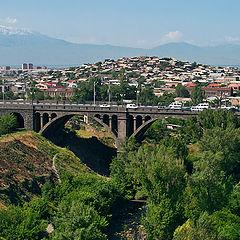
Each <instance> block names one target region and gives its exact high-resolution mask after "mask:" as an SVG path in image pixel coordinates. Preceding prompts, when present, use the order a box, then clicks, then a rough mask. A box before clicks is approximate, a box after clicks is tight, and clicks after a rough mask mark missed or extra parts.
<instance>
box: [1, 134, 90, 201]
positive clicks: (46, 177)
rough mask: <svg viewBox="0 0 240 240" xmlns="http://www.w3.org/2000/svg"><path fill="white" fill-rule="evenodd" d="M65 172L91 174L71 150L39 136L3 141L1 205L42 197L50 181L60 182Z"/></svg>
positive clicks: (17, 135)
mask: <svg viewBox="0 0 240 240" xmlns="http://www.w3.org/2000/svg"><path fill="white" fill-rule="evenodd" d="M63 171H69V172H71V173H73V174H74V173H79V172H82V171H90V170H89V168H88V167H87V166H86V165H84V164H82V163H81V161H80V160H79V159H78V158H77V157H76V156H75V155H74V154H73V153H72V152H70V151H69V150H67V149H64V148H60V147H57V146H56V145H54V144H53V143H51V142H50V141H48V140H46V139H45V138H43V137H42V136H40V135H39V134H37V133H35V132H30V131H28V132H19V133H15V134H11V135H7V136H4V137H2V138H1V139H0V202H1V203H2V204H3V205H5V203H10V202H11V203H21V202H22V201H26V200H28V199H30V198H32V197H34V196H35V195H38V194H40V193H41V187H42V185H43V184H44V183H45V182H46V181H59V180H60V178H61V174H62V173H63Z"/></svg>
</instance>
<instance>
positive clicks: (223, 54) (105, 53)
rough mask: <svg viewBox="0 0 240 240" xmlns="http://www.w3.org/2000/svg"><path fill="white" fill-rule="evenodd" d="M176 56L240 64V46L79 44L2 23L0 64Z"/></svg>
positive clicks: (215, 62)
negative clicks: (145, 47) (146, 46)
mask: <svg viewBox="0 0 240 240" xmlns="http://www.w3.org/2000/svg"><path fill="white" fill-rule="evenodd" d="M144 55H150V56H158V57H174V58H177V59H179V60H187V61H190V62H194V61H196V62H199V63H202V64H210V65H239V66H240V45H233V44H225V45H222V46H215V47H198V46H194V45H191V44H188V43H169V44H165V45H161V46H158V47H155V48H152V49H142V48H131V47H119V46H111V45H94V44H76V43H71V42H67V41H64V40H61V39H56V38H52V37H48V36H46V35H43V34H40V33H37V32H34V31H30V30H26V29H17V28H13V27H6V26H2V25H0V66H1V65H21V64H22V63H23V62H32V63H34V64H35V65H68V66H69V65H80V64H83V63H88V62H92V63H93V62H97V61H103V60H104V59H106V58H112V59H117V58H121V57H132V56H144Z"/></svg>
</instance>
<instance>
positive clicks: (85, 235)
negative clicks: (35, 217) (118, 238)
mask: <svg viewBox="0 0 240 240" xmlns="http://www.w3.org/2000/svg"><path fill="white" fill-rule="evenodd" d="M106 226H107V221H106V219H105V218H103V217H101V216H99V215H98V213H97V211H96V210H94V209H93V208H92V207H90V206H87V205H84V204H83V203H82V202H77V201H73V202H72V203H71V204H70V205H69V204H68V203H66V202H62V203H61V204H60V206H59V211H58V215H57V216H56V217H55V218H54V232H53V236H52V239H56V240H64V239H69V240H71V239H72V240H105V239H107V238H106V235H105V234H103V233H102V232H101V229H103V228H105V227H106Z"/></svg>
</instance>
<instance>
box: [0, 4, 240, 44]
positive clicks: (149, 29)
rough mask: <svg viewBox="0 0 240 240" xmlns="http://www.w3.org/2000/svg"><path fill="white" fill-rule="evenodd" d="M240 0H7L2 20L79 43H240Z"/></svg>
mask: <svg viewBox="0 0 240 240" xmlns="http://www.w3.org/2000/svg"><path fill="white" fill-rule="evenodd" d="M239 7H240V2H238V1H235V0H231V1H225V0H218V1H211V2H210V1H206V0H203V1H201V2H196V1H195V2H193V1H189V0H185V1H182V2H179V1H177V0H173V1H171V3H169V2H166V1H157V0H151V1H148V2H146V1H142V0H140V1H135V0H132V1H131V2H127V1H126V0H123V1H121V2H113V1H110V0H105V1H102V2H100V1H96V0H91V1H87V2H86V1H81V0H80V1H76V0H72V1H66V0H52V1H46V0H43V1H41V4H39V3H37V1H30V0H23V1H21V2H19V1H16V0H12V1H8V2H3V3H2V4H1V9H0V16H1V17H0V25H4V26H8V27H12V28H25V29H29V30H31V31H36V32H40V33H41V34H45V35H48V36H51V37H54V38H59V39H64V40H67V41H71V42H75V43H90V44H110V45H116V46H130V47H139V48H152V47H155V46H158V45H161V44H165V43H169V42H188V43H191V44H194V45H199V46H212V45H219V44H224V43H236V44H239V43H240V33H239V32H237V31H236V29H237V24H238V21H239V20H240V17H239V14H238V9H239Z"/></svg>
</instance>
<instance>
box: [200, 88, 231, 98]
mask: <svg viewBox="0 0 240 240" xmlns="http://www.w3.org/2000/svg"><path fill="white" fill-rule="evenodd" d="M202 92H203V94H204V95H205V97H206V98H208V97H222V98H226V97H230V96H232V93H233V92H232V89H231V88H226V87H203V88H202Z"/></svg>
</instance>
